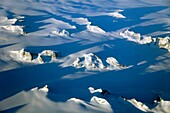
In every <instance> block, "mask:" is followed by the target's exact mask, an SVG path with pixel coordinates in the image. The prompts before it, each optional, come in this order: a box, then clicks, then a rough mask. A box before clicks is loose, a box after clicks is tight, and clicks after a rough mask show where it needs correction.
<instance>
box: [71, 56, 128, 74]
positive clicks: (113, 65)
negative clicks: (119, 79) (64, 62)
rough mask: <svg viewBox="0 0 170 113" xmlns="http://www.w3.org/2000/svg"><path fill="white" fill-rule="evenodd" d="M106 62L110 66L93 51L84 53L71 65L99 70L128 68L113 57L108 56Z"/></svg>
mask: <svg viewBox="0 0 170 113" xmlns="http://www.w3.org/2000/svg"><path fill="white" fill-rule="evenodd" d="M106 62H107V63H108V64H109V65H108V66H104V64H103V62H102V60H101V59H100V58H99V57H97V56H96V55H94V54H93V53H89V54H84V55H83V56H82V57H78V58H77V59H76V60H75V61H74V62H73V63H72V64H71V66H73V67H76V68H83V67H84V68H85V69H87V70H99V71H107V70H121V69H126V68H128V67H126V66H124V65H121V64H119V62H118V61H117V60H116V59H115V58H113V57H109V58H107V60H106Z"/></svg>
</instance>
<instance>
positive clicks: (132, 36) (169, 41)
mask: <svg viewBox="0 0 170 113" xmlns="http://www.w3.org/2000/svg"><path fill="white" fill-rule="evenodd" d="M119 35H120V36H122V37H124V38H127V39H128V40H130V41H134V42H137V43H139V44H148V45H149V46H152V47H156V46H157V47H158V48H161V49H166V50H168V51H170V37H168V36H167V37H165V38H162V37H157V38H152V37H151V36H141V35H140V34H139V33H135V32H133V31H129V30H125V31H124V32H122V33H120V34H119Z"/></svg>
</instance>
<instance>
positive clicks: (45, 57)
mask: <svg viewBox="0 0 170 113" xmlns="http://www.w3.org/2000/svg"><path fill="white" fill-rule="evenodd" d="M12 53H15V54H17V55H16V58H17V59H19V60H21V61H26V62H38V63H45V62H50V61H53V60H55V59H56V58H60V57H62V55H61V52H54V51H52V50H44V51H42V52H41V53H34V52H28V51H25V49H21V50H20V51H13V52H12Z"/></svg>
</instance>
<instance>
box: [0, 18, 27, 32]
mask: <svg viewBox="0 0 170 113" xmlns="http://www.w3.org/2000/svg"><path fill="white" fill-rule="evenodd" d="M17 21H18V19H16V18H14V19H8V18H7V17H0V31H3V32H8V33H16V34H25V32H24V30H23V28H24V26H19V25H13V24H15V23H16V22H17Z"/></svg>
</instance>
